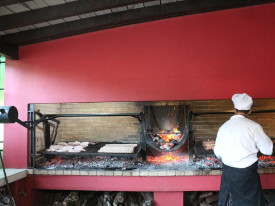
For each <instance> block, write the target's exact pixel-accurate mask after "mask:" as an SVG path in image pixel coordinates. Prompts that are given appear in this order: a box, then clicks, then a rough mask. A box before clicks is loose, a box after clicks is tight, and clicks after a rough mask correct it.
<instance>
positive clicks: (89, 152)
mask: <svg viewBox="0 0 275 206" xmlns="http://www.w3.org/2000/svg"><path fill="white" fill-rule="evenodd" d="M106 144H111V143H110V142H100V143H98V144H96V145H89V146H88V147H86V148H85V150H86V151H83V152H48V151H44V155H45V156H48V157H52V156H74V157H76V156H77V157H90V156H112V157H133V158H136V157H137V156H138V154H139V152H140V151H141V145H140V144H138V145H137V147H136V148H135V150H134V153H99V152H98V150H99V149H100V148H101V147H103V146H105V145H106ZM114 144H123V143H114Z"/></svg>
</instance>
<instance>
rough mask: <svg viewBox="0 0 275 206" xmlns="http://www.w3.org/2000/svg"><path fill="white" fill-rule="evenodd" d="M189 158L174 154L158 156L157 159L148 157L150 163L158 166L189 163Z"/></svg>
mask: <svg viewBox="0 0 275 206" xmlns="http://www.w3.org/2000/svg"><path fill="white" fill-rule="evenodd" d="M188 160H189V157H188V156H174V155H172V154H167V155H162V156H157V157H147V162H148V163H153V164H156V165H160V164H164V163H171V162H183V161H188Z"/></svg>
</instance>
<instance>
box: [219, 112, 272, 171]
mask: <svg viewBox="0 0 275 206" xmlns="http://www.w3.org/2000/svg"><path fill="white" fill-rule="evenodd" d="M259 150H260V151H261V153H262V154H265V155H272V152H273V142H272V141H271V139H270V138H269V137H268V136H267V135H266V134H265V133H264V131H263V128H262V127H261V126H260V125H259V124H258V123H256V122H254V121H252V120H250V119H248V118H246V117H245V116H243V115H234V116H232V117H231V118H230V120H228V121H227V122H225V123H224V124H223V125H222V126H221V127H220V129H219V131H218V134H217V138H216V142H215V147H214V153H215V155H216V156H217V157H218V158H221V159H222V161H223V163H224V164H226V165H228V166H230V167H236V168H246V167H248V166H250V165H252V164H253V163H255V162H256V161H257V160H258V158H257V153H258V152H259Z"/></svg>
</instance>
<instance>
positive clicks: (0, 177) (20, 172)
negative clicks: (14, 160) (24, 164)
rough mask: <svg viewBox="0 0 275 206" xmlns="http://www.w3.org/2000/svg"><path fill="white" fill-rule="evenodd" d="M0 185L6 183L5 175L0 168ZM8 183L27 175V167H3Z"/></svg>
mask: <svg viewBox="0 0 275 206" xmlns="http://www.w3.org/2000/svg"><path fill="white" fill-rule="evenodd" d="M0 170H1V171H0V187H2V186H4V185H6V181H5V176H4V172H3V169H2V168H0ZM5 171H6V175H7V179H8V183H12V182H15V181H17V180H20V179H23V178H25V177H27V175H28V174H29V173H28V170H27V169H5Z"/></svg>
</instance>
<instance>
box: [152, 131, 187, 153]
mask: <svg viewBox="0 0 275 206" xmlns="http://www.w3.org/2000/svg"><path fill="white" fill-rule="evenodd" d="M182 137H183V134H182V133H181V132H180V131H179V130H178V129H176V128H174V129H173V133H165V131H161V134H155V135H154V138H153V141H154V142H156V143H157V144H158V146H159V148H160V149H163V150H170V149H172V148H173V147H174V146H175V145H177V144H178V143H179V142H180V141H181V139H182Z"/></svg>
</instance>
